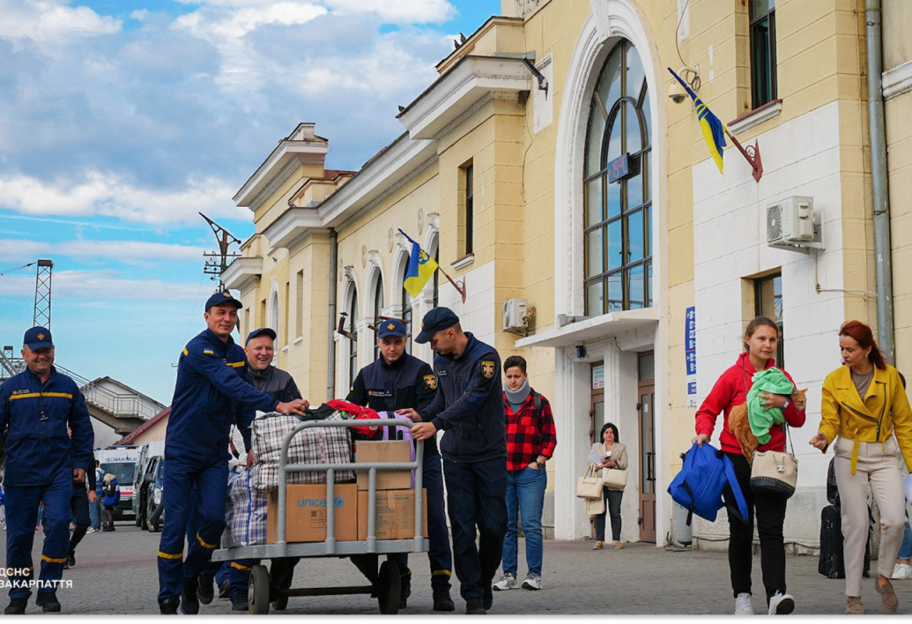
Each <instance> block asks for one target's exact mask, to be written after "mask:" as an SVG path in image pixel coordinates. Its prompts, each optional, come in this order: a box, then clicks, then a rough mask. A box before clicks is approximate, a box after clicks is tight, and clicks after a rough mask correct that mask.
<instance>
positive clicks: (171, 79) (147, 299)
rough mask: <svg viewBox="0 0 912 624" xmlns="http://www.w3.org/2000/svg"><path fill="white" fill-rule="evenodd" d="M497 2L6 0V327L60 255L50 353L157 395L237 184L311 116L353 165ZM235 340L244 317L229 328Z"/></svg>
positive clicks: (19, 316)
mask: <svg viewBox="0 0 912 624" xmlns="http://www.w3.org/2000/svg"><path fill="white" fill-rule="evenodd" d="M499 13H500V0H472V1H468V0H311V1H299V0H291V1H285V2H275V1H272V0H199V1H195V2H191V1H189V0H86V1H79V0H72V1H68V0H0V344H2V345H12V346H13V347H14V349H15V352H16V353H17V354H18V350H19V349H20V348H21V345H22V336H23V334H24V332H25V330H26V329H28V328H29V327H31V325H32V320H33V311H34V296H35V267H34V266H31V267H27V268H24V269H19V270H11V269H15V268H16V267H19V266H21V265H24V264H28V263H31V262H34V261H35V260H38V259H39V258H49V259H52V260H53V261H54V270H53V281H52V307H51V330H52V333H53V336H54V342H55V345H56V347H57V354H56V358H57V363H58V364H59V365H61V366H62V367H64V368H66V369H69V370H72V371H74V372H76V373H78V374H79V375H80V376H82V377H85V378H88V379H94V378H96V377H103V376H111V377H114V378H116V379H118V380H120V381H122V382H124V383H126V384H127V385H129V386H131V387H133V388H134V389H136V390H139V391H140V392H143V393H145V394H147V395H149V396H151V397H152V398H154V399H156V400H158V401H160V402H161V403H163V404H168V403H170V401H171V396H172V394H173V391H174V380H175V376H176V369H175V368H174V366H175V364H176V362H177V356H178V355H179V353H180V351H181V349H182V348H183V346H184V345H185V344H186V342H187V341H189V339H190V338H192V337H193V336H194V335H196V334H197V333H199V332H200V331H202V329H204V328H205V325H204V321H203V317H202V315H203V304H204V303H205V300H206V299H207V298H208V296H209V295H210V294H211V293H212V292H213V291H214V289H215V288H216V282H214V281H211V280H210V276H207V275H204V273H203V265H204V258H203V256H202V254H203V253H204V252H206V251H213V250H215V249H216V245H215V237H214V235H213V234H212V232H211V230H210V229H209V226H208V224H206V223H205V222H204V221H203V220H202V218H200V216H199V215H198V213H199V212H202V213H205V214H206V215H207V216H209V217H210V218H212V219H213V220H215V221H216V222H218V223H219V224H220V225H222V226H223V227H225V228H226V229H227V230H228V231H229V232H231V233H232V234H233V235H234V236H236V237H237V238H239V239H241V240H245V239H247V238H248V237H249V236H251V235H252V234H253V232H254V227H253V222H252V219H251V216H252V215H251V213H250V211H249V210H248V209H247V208H239V207H237V206H235V205H234V202H233V201H232V199H231V198H232V197H233V196H234V195H235V193H236V192H237V191H238V189H240V188H241V186H242V185H243V184H244V182H245V181H246V180H247V178H248V177H249V176H250V175H251V174H252V173H253V172H254V171H255V170H256V168H257V167H258V166H259V165H260V164H261V163H262V162H263V161H264V160H265V158H266V157H267V156H268V155H269V153H270V152H271V151H272V149H273V148H274V147H275V145H276V143H277V142H278V141H279V140H280V139H282V138H284V137H286V136H288V134H290V133H291V131H292V130H294V128H295V127H296V126H297V124H298V123H300V122H302V121H309V122H314V123H316V132H317V134H319V135H320V136H323V137H326V138H327V139H329V144H330V154H329V155H328V157H327V162H326V166H327V168H330V169H344V170H353V171H356V170H358V169H360V168H361V166H362V165H363V164H364V163H365V162H366V161H367V160H368V159H369V158H370V157H371V156H373V155H374V154H375V153H376V152H377V151H379V150H380V149H382V148H383V147H384V146H386V145H388V144H389V143H390V142H391V141H393V140H394V139H395V138H396V137H397V136H399V135H400V134H402V132H404V130H405V128H404V127H403V126H402V125H401V123H400V122H399V121H398V120H397V119H396V114H397V113H398V106H399V105H403V106H404V105H406V104H408V103H410V102H411V101H412V100H413V99H414V98H415V97H416V96H417V95H418V94H420V93H421V92H422V91H423V90H424V89H425V88H426V87H427V86H428V85H429V84H430V83H431V82H433V80H434V79H435V77H436V75H437V74H436V70H435V69H434V66H435V65H436V64H437V63H438V62H439V61H440V60H441V59H443V58H445V57H446V56H447V55H448V54H449V53H450V52H451V51H452V50H453V39H454V38H455V36H456V35H457V34H458V33H460V32H463V33H465V34H466V35H469V34H471V33H472V32H474V31H475V30H476V29H477V28H478V27H480V26H481V25H482V24H483V23H484V22H485V20H487V18H488V17H490V16H491V15H496V14H499ZM235 338H236V339H237V335H236V334H235Z"/></svg>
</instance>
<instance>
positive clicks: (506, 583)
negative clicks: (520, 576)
mask: <svg viewBox="0 0 912 624" xmlns="http://www.w3.org/2000/svg"><path fill="white" fill-rule="evenodd" d="M494 589H495V590H497V591H506V590H508V589H519V584H518V583H517V582H516V575H515V574H510V573H509V572H505V573H504V575H503V576H502V577H500V580H499V581H497V582H496V583H494Z"/></svg>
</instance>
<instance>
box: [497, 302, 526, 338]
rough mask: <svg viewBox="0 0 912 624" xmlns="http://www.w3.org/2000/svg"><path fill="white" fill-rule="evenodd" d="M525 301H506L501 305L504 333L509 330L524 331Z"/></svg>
mask: <svg viewBox="0 0 912 624" xmlns="http://www.w3.org/2000/svg"><path fill="white" fill-rule="evenodd" d="M527 307H528V306H527V301H526V300H525V299H508V300H507V301H504V304H503V328H504V331H510V330H511V329H525V327H526V315H527V313H528V310H527Z"/></svg>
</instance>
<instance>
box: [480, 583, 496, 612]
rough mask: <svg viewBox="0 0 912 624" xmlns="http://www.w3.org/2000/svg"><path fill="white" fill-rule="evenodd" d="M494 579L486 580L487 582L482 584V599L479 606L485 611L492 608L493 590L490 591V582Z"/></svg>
mask: <svg viewBox="0 0 912 624" xmlns="http://www.w3.org/2000/svg"><path fill="white" fill-rule="evenodd" d="M493 580H494V579H488V582H487V583H485V584H484V598H482V601H481V606H483V607H484V610H485V611H490V610H491V607H493V606H494V590H493V589H491V581H493Z"/></svg>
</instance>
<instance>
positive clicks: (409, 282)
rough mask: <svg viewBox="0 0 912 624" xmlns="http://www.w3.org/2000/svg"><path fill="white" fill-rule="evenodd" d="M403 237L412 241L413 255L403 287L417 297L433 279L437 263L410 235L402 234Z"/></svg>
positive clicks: (410, 258)
mask: <svg viewBox="0 0 912 624" xmlns="http://www.w3.org/2000/svg"><path fill="white" fill-rule="evenodd" d="M399 231H400V232H402V230H399ZM402 235H403V236H405V237H406V238H408V239H409V240H410V241H412V255H411V256H410V257H409V263H408V270H407V271H406V272H405V281H404V282H403V284H402V286H403V288H405V290H406V291H407V292H408V294H410V295H411V296H413V297H417V296H418V295H420V294H421V289H422V288H424V286H425V284H427V283H428V280H429V279H431V277H433V275H434V271H436V270H437V262H435V261H434V259H433V258H431V257H430V256H429V255H428V254H427V252H426V251H425V250H423V249H422V248H421V245H419V244H418V243H416V242H415V241H414V240H412V239H411V238H409V235H408V234H406V233H405V232H402Z"/></svg>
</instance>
